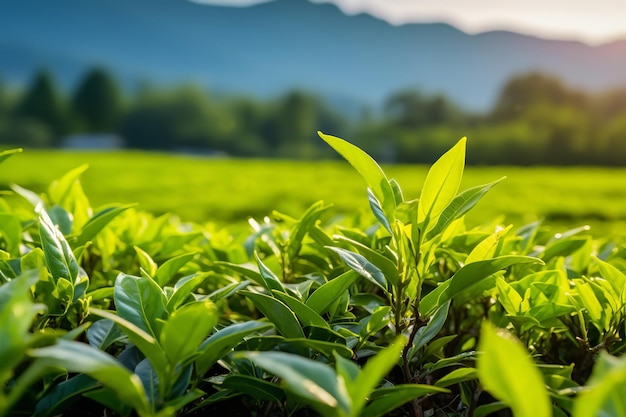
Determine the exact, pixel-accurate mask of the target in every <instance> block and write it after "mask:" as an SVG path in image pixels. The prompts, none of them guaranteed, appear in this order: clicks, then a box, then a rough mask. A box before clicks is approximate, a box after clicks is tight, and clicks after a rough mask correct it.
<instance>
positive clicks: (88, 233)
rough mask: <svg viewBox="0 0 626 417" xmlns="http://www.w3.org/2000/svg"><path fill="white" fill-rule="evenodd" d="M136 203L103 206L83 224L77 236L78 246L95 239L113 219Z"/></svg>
mask: <svg viewBox="0 0 626 417" xmlns="http://www.w3.org/2000/svg"><path fill="white" fill-rule="evenodd" d="M134 206H135V204H127V205H125V206H110V207H106V208H103V209H102V210H100V211H98V212H97V213H96V214H94V215H93V217H91V218H90V219H89V220H88V221H87V223H85V224H84V225H83V227H82V228H81V230H80V234H79V235H78V237H77V238H76V243H75V244H74V245H75V246H76V247H79V246H83V245H85V244H87V242H89V241H91V240H93V239H94V238H95V237H96V236H97V235H98V233H100V231H101V230H102V229H104V228H105V227H106V225H108V224H109V223H110V222H111V220H113V219H114V218H116V217H117V216H119V215H120V214H122V213H123V212H125V211H126V210H128V209H129V208H131V207H134Z"/></svg>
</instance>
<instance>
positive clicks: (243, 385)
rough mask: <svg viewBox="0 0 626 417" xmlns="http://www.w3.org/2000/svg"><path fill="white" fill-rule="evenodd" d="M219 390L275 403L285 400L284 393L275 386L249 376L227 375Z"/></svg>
mask: <svg viewBox="0 0 626 417" xmlns="http://www.w3.org/2000/svg"><path fill="white" fill-rule="evenodd" d="M220 388H222V389H231V390H233V391H237V392H241V393H243V394H246V395H249V396H251V397H252V398H255V399H258V400H265V401H273V402H277V401H282V400H284V398H285V391H283V390H282V389H281V388H280V387H279V386H277V385H276V384H272V383H270V382H267V381H265V380H263V379H259V378H255V377H252V376H249V375H237V374H229V375H228V376H227V377H226V378H224V382H222V383H221V385H220Z"/></svg>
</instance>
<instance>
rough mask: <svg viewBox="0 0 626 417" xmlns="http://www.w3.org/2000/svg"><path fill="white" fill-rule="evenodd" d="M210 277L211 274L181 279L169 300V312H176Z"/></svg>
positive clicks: (200, 274) (198, 274)
mask: <svg viewBox="0 0 626 417" xmlns="http://www.w3.org/2000/svg"><path fill="white" fill-rule="evenodd" d="M208 276H209V273H197V274H193V275H188V276H186V277H183V278H181V279H180V280H179V281H178V282H177V283H176V284H175V285H174V293H173V294H172V295H170V298H169V299H168V300H167V311H169V312H170V313H171V312H173V311H174V310H176V309H177V308H178V307H179V306H180V305H181V304H182V303H183V302H184V301H185V299H186V298H187V297H189V295H190V294H191V292H192V291H193V290H194V289H196V288H197V287H199V286H200V285H201V284H202V283H203V282H204V280H206V279H207V277H208ZM213 301H215V300H213Z"/></svg>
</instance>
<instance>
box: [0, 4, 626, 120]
mask: <svg viewBox="0 0 626 417" xmlns="http://www.w3.org/2000/svg"><path fill="white" fill-rule="evenodd" d="M92 65H104V66H106V67H107V68H109V69H110V70H111V71H113V72H114V73H115V74H116V75H117V76H118V77H120V79H121V80H123V82H124V84H125V85H129V86H131V85H133V84H136V83H137V82H138V81H140V80H150V82H152V83H154V84H157V83H167V84H178V83H183V82H189V81H191V82H195V83H198V84H202V85H206V86H208V87H209V88H211V89H213V90H216V91H232V92H236V93H248V94H255V95H260V96H272V95H276V94H279V93H281V92H284V91H286V90H288V89H291V88H296V87H298V88H305V89H308V90H312V91H315V92H317V93H319V94H321V95H323V96H326V97H332V98H334V99H335V100H336V101H337V102H343V103H347V102H362V103H367V104H370V105H379V104H381V103H382V102H383V101H384V99H385V98H386V97H388V96H389V94H390V93H392V92H394V91H396V90H399V89H404V88H417V89H420V90H422V91H424V92H427V93H444V94H446V95H447V96H448V97H450V98H452V99H453V100H455V101H456V102H458V103H459V104H461V105H463V106H464V107H466V108H468V109H471V110H477V111H481V110H485V109H487V108H489V106H491V105H492V104H493V102H494V100H495V98H496V96H497V93H498V91H499V89H500V88H501V87H502V85H503V84H504V83H505V82H506V81H507V80H508V79H510V78H511V77H512V76H514V75H517V74H520V73H524V72H528V71H531V70H539V71H545V72H549V73H552V74H554V75H557V76H559V77H560V78H561V79H562V80H563V81H564V82H566V83H568V84H569V85H571V86H574V87H580V88H585V89H589V90H593V91H597V90H602V89H608V88H611V87H615V86H621V85H626V41H620V42H614V43H611V44H606V45H601V46H589V45H585V44H583V43H580V42H574V41H555V40H544V39H539V38H535V37H531V36H525V35H520V34H516V33H511V32H487V33H482V34H478V35H468V34H466V33H464V32H461V31H459V30H457V29H455V28H454V27H452V26H449V25H446V24H436V23H435V24H406V25H402V26H392V25H390V24H388V23H387V22H385V21H382V20H379V19H377V18H375V17H373V16H370V15H367V14H360V15H355V16H347V15H345V14H343V13H342V12H341V10H340V9H339V8H337V7H336V6H335V5H332V4H328V3H323V4H321V3H311V2H309V1H308V0H275V1H271V2H268V3H262V4H258V5H255V6H251V7H243V8H241V7H223V6H208V5H200V4H197V3H192V2H189V1H185V0H132V1H128V0H91V1H85V0H55V1H50V0H3V2H2V5H1V6H0V80H2V81H3V82H4V83H9V84H22V85H23V84H25V83H28V82H29V80H30V79H31V77H32V75H33V73H34V71H36V70H37V69H38V68H40V67H46V68H49V69H50V70H51V71H53V73H54V74H55V76H56V77H57V79H58V80H59V81H60V82H61V84H62V85H63V86H65V87H66V88H72V87H73V86H74V85H75V84H76V82H77V79H78V78H79V77H80V75H81V74H82V73H83V72H84V71H85V70H86V69H87V68H89V67H90V66H92Z"/></svg>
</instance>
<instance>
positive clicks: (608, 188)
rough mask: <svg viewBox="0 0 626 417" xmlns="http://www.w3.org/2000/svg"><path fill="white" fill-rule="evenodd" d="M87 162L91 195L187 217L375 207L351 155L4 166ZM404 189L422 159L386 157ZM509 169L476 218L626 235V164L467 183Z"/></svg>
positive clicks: (38, 170) (28, 156)
mask: <svg viewBox="0 0 626 417" xmlns="http://www.w3.org/2000/svg"><path fill="white" fill-rule="evenodd" d="M83 164H88V165H89V168H88V170H87V171H86V172H85V173H84V174H83V177H82V178H83V186H84V189H85V191H86V194H87V196H88V197H89V198H90V200H91V202H92V205H94V206H95V207H97V206H99V205H102V204H105V203H112V202H117V203H132V202H135V203H138V204H139V206H138V207H139V208H140V209H143V210H147V211H150V212H153V213H155V214H161V213H164V212H173V213H176V214H178V215H179V216H180V217H181V218H182V219H183V220H188V221H196V222H215V223H218V224H221V223H223V224H233V223H240V224H245V222H246V220H247V218H248V217H249V216H253V217H257V218H258V217H262V216H264V215H266V214H269V213H271V211H272V210H274V209H275V210H278V211H281V212H284V213H286V214H289V215H291V216H294V217H298V216H300V215H301V214H302V213H303V212H304V210H305V209H306V207H308V206H309V205H310V204H311V203H313V202H315V201H318V200H323V201H325V202H326V203H332V204H333V205H334V208H333V210H332V212H333V213H336V214H343V213H352V212H354V211H355V210H364V211H366V210H367V208H368V205H367V198H366V194H365V184H364V182H363V181H362V180H361V178H360V177H359V175H358V174H357V173H356V171H354V170H353V169H352V168H351V167H350V166H349V165H348V164H347V163H346V162H345V161H339V160H337V161H320V162H303V161H282V160H238V159H206V158H197V157H193V156H184V155H168V154H158V153H140V152H62V151H33V150H28V151H26V152H24V153H22V154H18V155H15V156H13V157H11V158H10V159H8V160H7V161H5V162H4V163H3V164H2V165H1V166H0V187H1V189H3V190H6V189H7V188H8V185H9V184H11V183H16V184H19V185H20V186H22V187H25V188H29V189H31V190H33V191H37V192H42V191H44V190H45V189H46V187H47V186H48V184H49V183H50V182H51V181H52V180H54V179H56V178H59V177H61V176H62V175H63V174H64V173H66V172H67V171H69V170H70V169H73V168H76V167H79V166H81V165H83ZM384 169H385V171H386V172H387V174H388V176H389V177H393V178H396V179H397V180H398V182H399V183H400V185H401V186H402V188H403V191H404V193H405V197H409V198H416V197H417V196H418V195H419V191H420V187H421V184H422V182H423V180H424V178H425V175H426V167H423V166H408V165H401V166H385V167H384ZM502 176H507V179H506V180H504V181H503V182H502V183H500V184H499V185H498V186H496V188H494V189H493V190H492V191H491V192H490V193H489V194H488V195H487V197H485V198H484V199H483V201H481V202H480V203H479V205H478V206H477V207H476V208H475V209H474V210H473V211H472V212H470V214H469V215H468V218H467V220H468V223H469V224H470V225H477V224H482V223H492V222H494V221H497V222H499V223H503V224H504V223H506V224H509V223H512V224H514V226H516V227H518V226H522V225H524V224H526V223H529V222H531V221H534V220H537V219H543V220H544V222H545V223H546V224H548V225H554V226H555V229H557V230H563V229H566V228H570V227H576V226H581V225H584V224H589V225H591V226H592V233H593V234H594V235H612V234H618V235H626V169H606V168H548V167H533V168H521V167H468V168H467V169H466V173H465V177H464V182H463V186H462V187H463V188H467V187H470V186H474V185H479V184H483V183H487V182H491V181H493V180H495V179H498V178H500V177H502Z"/></svg>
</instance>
